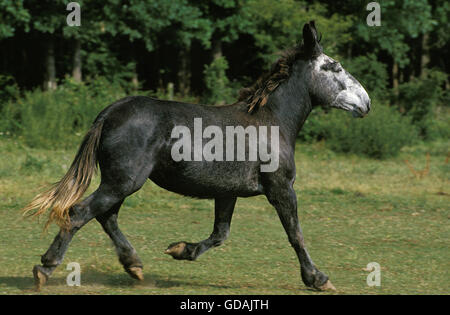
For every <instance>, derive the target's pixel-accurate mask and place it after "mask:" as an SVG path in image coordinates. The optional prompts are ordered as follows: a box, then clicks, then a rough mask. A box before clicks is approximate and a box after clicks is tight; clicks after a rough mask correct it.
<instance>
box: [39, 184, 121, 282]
mask: <svg viewBox="0 0 450 315" xmlns="http://www.w3.org/2000/svg"><path fill="white" fill-rule="evenodd" d="M123 198H124V195H123V194H121V193H117V192H114V190H112V189H111V188H110V187H109V186H106V185H100V187H99V188H98V189H97V190H96V191H95V192H94V193H93V194H92V195H90V196H89V197H87V198H86V199H85V200H84V201H82V202H80V203H79V204H77V205H75V206H73V207H72V208H71V209H70V227H69V229H67V230H62V229H61V230H60V231H59V233H58V235H56V237H55V239H54V240H53V243H52V244H51V245H50V248H49V249H48V250H47V252H46V253H45V254H44V255H43V256H42V257H41V263H42V265H36V266H34V268H33V275H34V279H35V283H36V287H37V289H38V290H39V289H40V288H41V287H42V286H43V285H44V284H45V282H46V281H47V279H48V277H49V276H50V275H51V274H52V272H53V271H54V270H55V269H56V267H57V266H58V265H60V264H61V263H62V261H63V259H64V255H65V253H66V251H67V248H68V247H69V243H70V241H71V240H72V238H73V236H74V235H75V233H76V232H77V231H78V230H79V229H81V228H82V227H83V226H84V225H85V224H86V223H88V222H89V221H90V220H92V219H93V218H95V217H96V216H98V215H100V214H102V213H105V212H107V211H108V210H109V209H111V208H112V207H113V206H114V205H116V204H117V203H118V202H120V201H121V200H123Z"/></svg>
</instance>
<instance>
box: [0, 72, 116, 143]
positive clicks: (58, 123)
mask: <svg viewBox="0 0 450 315" xmlns="http://www.w3.org/2000/svg"><path fill="white" fill-rule="evenodd" d="M123 96H125V91H124V90H123V89H122V88H121V87H120V85H119V84H117V83H112V82H108V81H106V80H105V79H104V78H96V79H95V80H94V79H93V80H89V81H85V82H83V83H75V82H73V81H72V80H70V79H68V80H67V81H65V82H64V83H63V84H62V85H61V86H60V87H59V88H58V89H57V90H55V91H41V90H33V91H29V92H25V94H24V96H23V97H22V98H20V99H18V100H17V101H10V102H8V103H6V104H5V106H4V108H3V111H2V119H1V120H0V128H1V130H4V132H6V133H9V134H15V135H17V136H19V137H20V138H23V140H24V142H25V143H26V144H27V145H28V146H30V147H36V146H38V147H56V146H65V147H72V146H74V145H77V144H78V143H79V142H81V139H82V137H83V136H84V133H85V132H86V130H88V129H89V127H90V125H91V124H92V121H93V120H94V118H95V117H96V116H97V115H98V113H99V112H100V111H101V110H102V109H103V108H104V107H106V106H107V105H109V104H110V103H112V102H114V101H116V100H117V99H119V98H121V97H123Z"/></svg>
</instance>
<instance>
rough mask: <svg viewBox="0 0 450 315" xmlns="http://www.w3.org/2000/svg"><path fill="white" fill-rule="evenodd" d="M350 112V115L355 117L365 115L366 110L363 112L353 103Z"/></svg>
mask: <svg viewBox="0 0 450 315" xmlns="http://www.w3.org/2000/svg"><path fill="white" fill-rule="evenodd" d="M350 112H351V113H352V116H353V117H355V118H363V117H364V116H366V115H367V112H363V111H362V110H361V109H360V108H359V107H357V106H355V105H353V106H352V109H351V110H350Z"/></svg>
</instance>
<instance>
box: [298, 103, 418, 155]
mask: <svg viewBox="0 0 450 315" xmlns="http://www.w3.org/2000/svg"><path fill="white" fill-rule="evenodd" d="M373 107H374V108H373V110H372V111H371V112H370V114H369V115H368V116H367V117H366V118H364V119H357V118H353V117H352V116H351V115H349V114H346V113H344V112H342V111H341V110H335V109H334V110H331V111H330V112H329V113H325V112H324V111H323V110H318V111H316V113H315V115H314V120H313V123H312V126H311V123H309V124H306V123H305V127H307V128H306V132H307V134H308V135H309V136H310V139H313V140H315V139H318V138H322V139H325V141H326V143H327V145H328V146H329V147H330V148H331V149H332V150H333V151H336V152H344V153H355V154H360V155H366V156H369V157H373V158H378V159H383V158H387V157H391V156H395V155H396V154H398V152H399V151H400V149H401V148H402V147H403V146H405V145H409V144H412V143H413V142H414V141H415V140H416V139H417V130H416V128H415V127H414V126H413V125H412V124H411V121H410V119H409V118H408V117H405V116H402V115H401V114H400V113H399V112H398V111H397V110H396V109H395V108H392V107H388V106H386V105H381V104H380V105H379V104H376V105H375V106H373ZM307 121H309V118H308V120H307ZM308 125H309V126H308ZM303 137H304V138H305V139H306V140H308V138H307V137H305V135H303Z"/></svg>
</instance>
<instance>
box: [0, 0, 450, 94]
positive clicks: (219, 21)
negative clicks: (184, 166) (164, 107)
mask: <svg viewBox="0 0 450 315" xmlns="http://www.w3.org/2000/svg"><path fill="white" fill-rule="evenodd" d="M68 2H69V1H62V0H53V1H49V0H39V1H35V0H28V1H24V0H14V1H12V0H11V1H10V0H6V1H2V3H1V4H0V47H1V49H0V73H1V74H4V75H6V74H7V75H11V76H12V77H13V78H14V79H15V80H16V82H17V84H18V85H19V86H20V87H21V88H24V89H32V88H35V87H37V86H42V87H48V81H58V80H60V79H62V78H64V77H65V76H67V75H69V76H70V75H74V73H78V76H77V79H80V75H79V73H82V77H83V78H85V77H89V76H96V75H102V76H107V77H109V78H111V79H120V80H125V81H126V80H129V81H132V80H134V82H136V80H137V82H139V83H140V84H141V86H142V88H144V89H153V90H155V89H157V88H165V87H166V86H167V84H168V83H169V82H173V83H175V87H176V91H177V92H179V93H181V94H188V93H192V94H194V95H202V93H204V92H205V84H204V82H203V76H204V74H203V70H204V66H205V65H208V64H210V63H211V62H212V61H213V59H214V58H218V57H220V56H225V58H226V60H227V61H228V65H229V68H228V70H227V76H228V77H229V78H230V79H231V80H237V81H238V82H239V83H242V84H247V83H249V82H250V81H252V80H254V79H255V78H256V77H258V76H259V75H260V74H261V72H262V71H263V70H265V69H266V68H267V65H268V64H269V63H270V62H273V60H274V59H275V58H276V56H274V53H276V52H277V51H280V50H283V49H286V48H288V47H289V46H292V45H293V44H295V42H298V41H300V40H301V35H300V34H301V28H302V24H303V23H304V22H306V21H308V20H310V19H315V20H316V21H317V25H318V28H319V30H320V32H321V33H323V37H324V41H323V42H324V46H325V51H326V52H327V53H328V54H330V55H332V56H333V57H335V58H343V59H350V58H355V57H357V56H367V55H370V54H373V55H375V56H376V61H378V62H381V63H382V64H384V65H385V66H386V70H387V73H388V82H387V84H386V86H387V87H388V88H392V87H397V86H398V84H401V83H402V82H409V81H410V80H412V79H413V78H417V77H421V76H424V75H425V73H426V70H427V69H432V68H436V69H439V70H440V71H442V72H444V73H448V69H449V60H448V56H449V55H450V54H449V53H450V51H449V45H448V34H449V32H450V29H449V21H448V15H449V4H448V2H447V1H439V0H418V1H407V0H404V1H380V4H381V21H382V26H381V27H369V26H367V24H366V17H367V15H368V14H369V13H370V12H369V11H367V10H366V5H367V3H368V2H369V1H360V0H358V1H355V0H353V1H352V0H350V1H341V0H338V1H294V0H282V1H268V0H192V1H187V0H151V1H135V0H128V1H116V0H108V1H90V0H84V1H78V3H79V4H80V6H81V26H80V27H70V26H68V25H67V24H66V16H67V14H69V13H70V12H69V11H66V5H67V3H68ZM77 56H81V62H75V61H76V60H77ZM78 60H80V59H78ZM45 82H47V83H45ZM447 86H448V80H447Z"/></svg>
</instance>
